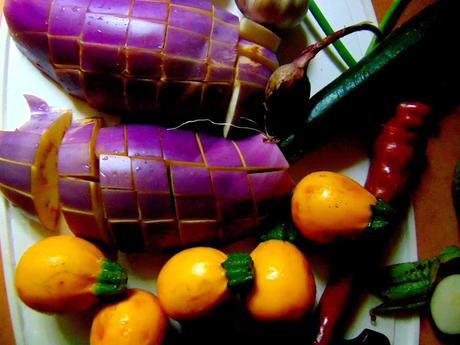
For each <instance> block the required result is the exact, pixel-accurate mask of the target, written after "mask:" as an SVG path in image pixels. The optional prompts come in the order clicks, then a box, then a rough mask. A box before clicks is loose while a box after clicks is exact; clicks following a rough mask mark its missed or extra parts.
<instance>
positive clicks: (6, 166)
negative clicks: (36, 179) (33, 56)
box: [0, 95, 62, 217]
mask: <svg viewBox="0 0 460 345" xmlns="http://www.w3.org/2000/svg"><path fill="white" fill-rule="evenodd" d="M25 97H26V100H27V103H28V106H29V109H30V115H31V117H30V120H29V121H28V122H26V123H25V124H24V125H22V126H21V127H19V128H18V129H17V130H15V131H0V191H1V192H2V193H3V194H4V195H5V196H6V197H7V198H8V199H9V200H10V201H11V202H12V203H13V204H15V205H21V207H22V208H23V209H24V211H26V212H27V213H29V214H30V215H32V216H35V217H38V214H37V209H36V207H35V204H34V200H33V199H34V197H33V195H32V185H31V181H32V179H31V177H32V174H33V172H32V170H33V169H37V166H36V152H37V149H38V145H39V142H40V139H41V137H42V134H43V133H44V132H45V131H46V130H47V129H48V127H49V126H50V125H51V123H52V122H54V121H55V120H56V118H58V117H59V116H60V115H61V113H62V109H59V108H52V107H49V106H48V105H47V104H46V103H45V102H43V101H42V100H41V99H39V98H37V97H34V96H30V95H27V96H25Z"/></svg>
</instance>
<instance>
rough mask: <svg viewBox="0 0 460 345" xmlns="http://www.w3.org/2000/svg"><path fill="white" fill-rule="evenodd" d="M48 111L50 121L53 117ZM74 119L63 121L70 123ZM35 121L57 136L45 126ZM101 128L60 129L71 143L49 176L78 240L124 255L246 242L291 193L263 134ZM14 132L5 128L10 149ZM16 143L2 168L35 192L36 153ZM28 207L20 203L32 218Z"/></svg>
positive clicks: (13, 185)
mask: <svg viewBox="0 0 460 345" xmlns="http://www.w3.org/2000/svg"><path fill="white" fill-rule="evenodd" d="M42 104H45V105H46V103H44V101H43V102H42ZM43 109H44V110H43V111H42V112H41V115H40V116H43V119H45V120H46V119H47V118H48V117H49V114H48V112H50V113H51V112H53V111H55V108H51V107H46V108H43ZM68 113H69V112H64V113H63V114H64V115H61V116H64V117H65V118H66V119H68V120H70V116H69V115H68ZM37 121H38V122H37V123H38V124H37V125H36V126H38V127H40V126H41V127H44V128H43V130H41V131H42V132H43V133H45V134H46V133H49V130H48V129H46V128H45V127H46V121H44V122H40V121H39V119H37ZM69 122H70V121H69ZM42 123H43V124H45V125H42ZM69 124H70V123H69ZM27 126H29V127H30V123H27V124H26V125H25V126H23V127H21V129H22V128H27ZM101 126H102V122H101V121H100V120H98V119H85V120H79V121H78V120H76V121H74V122H72V124H70V127H69V128H68V129H67V131H66V132H65V134H64V133H61V132H59V135H60V136H61V137H62V135H63V139H62V143H60V144H59V145H58V148H59V149H58V153H57V157H56V158H55V163H56V164H54V165H53V167H54V170H52V169H51V168H48V169H42V170H43V171H42V173H43V175H44V177H45V178H47V177H49V176H54V177H53V179H54V187H53V188H54V189H53V190H54V191H55V192H56V194H57V196H56V199H57V200H56V203H57V205H58V206H57V212H58V213H60V214H62V215H63V219H65V221H66V222H67V225H68V226H69V228H70V230H72V231H73V232H74V233H75V235H77V236H80V237H84V238H88V239H92V240H97V241H102V242H105V243H106V244H108V245H113V244H115V245H116V247H117V248H118V249H120V250H121V251H123V252H141V251H155V250H163V249H167V248H175V247H181V246H190V245H194V244H197V243H203V242H214V243H218V242H228V241H230V240H234V239H238V238H240V237H242V236H243V235H245V234H247V233H248V232H249V231H250V230H251V229H253V228H254V227H255V226H257V225H259V224H260V223H261V221H262V220H263V219H264V218H266V217H267V216H268V215H269V214H270V212H271V211H272V210H273V209H274V207H276V205H277V201H279V200H280V199H283V198H285V197H286V196H287V195H288V194H289V193H290V191H291V188H292V180H291V178H290V177H289V175H288V171H287V169H288V167H289V166H288V163H287V161H286V159H285V157H284V156H283V155H282V153H281V151H280V150H279V148H278V146H277V145H276V144H275V143H273V142H271V141H269V140H266V138H265V137H264V136H263V135H255V136H251V137H247V138H244V139H239V140H228V139H224V138H222V137H221V136H213V135H210V134H204V133H196V132H192V131H187V130H177V129H176V130H169V129H166V128H163V127H159V126H155V125H147V124H145V125H118V126H112V127H101ZM5 133H6V134H5ZM8 133H11V132H5V131H0V140H3V142H4V143H6V142H7V141H6V139H5V138H7V136H8V135H9V134H8ZM13 133H16V132H13ZM19 133H20V132H19ZM46 135H47V136H49V134H46ZM21 138H22V137H21ZM37 140H42V138H40V136H39V138H37ZM47 140H50V139H49V138H48V139H47ZM9 143H10V145H9V146H8V149H7V150H6V149H5V150H3V148H4V147H5V146H1V145H0V153H2V151H1V150H3V151H5V152H3V153H2V157H0V164H10V163H14V164H10V165H11V168H9V170H8V175H11V176H22V177H21V180H20V183H21V184H22V185H25V186H28V185H29V184H30V177H29V175H26V174H24V173H22V170H24V169H25V168H29V165H31V164H32V163H22V161H27V160H30V159H32V158H31V157H35V155H36V153H35V151H34V152H32V153H31V152H30V149H29V148H28V146H24V145H23V143H24V140H18V141H14V142H9ZM32 146H33V145H32ZM8 155H9V156H8ZM11 155H14V157H13V156H11ZM34 159H35V160H36V161H37V160H38V161H40V160H41V159H43V157H42V155H38V156H37V157H35V158H34ZM21 174H22V175H21ZM0 178H2V179H3V180H0V187H1V190H2V191H5V190H6V191H9V190H13V191H17V192H18V194H19V195H21V196H26V197H27V196H29V193H28V192H26V191H22V189H21V188H22V187H20V186H18V182H17V181H16V180H11V179H10V180H7V178H6V177H5V174H0ZM24 188H25V187H24ZM24 188H23V189H24ZM5 194H6V196H7V197H8V198H10V200H11V197H10V196H9V195H8V193H5ZM29 199H30V200H31V201H30V203H32V206H33V201H34V199H33V198H32V197H30V198H29ZM42 199H43V197H42ZM12 201H13V202H14V201H15V200H12ZM42 201H43V202H45V203H46V200H44V199H43V200H42ZM30 203H25V202H24V203H21V202H16V204H17V205H18V206H19V207H21V208H23V209H24V210H25V211H29V212H32V213H34V212H33V211H34V210H35V209H34V208H32V206H30V205H29V204H30ZM59 205H60V207H59ZM35 213H36V212H35Z"/></svg>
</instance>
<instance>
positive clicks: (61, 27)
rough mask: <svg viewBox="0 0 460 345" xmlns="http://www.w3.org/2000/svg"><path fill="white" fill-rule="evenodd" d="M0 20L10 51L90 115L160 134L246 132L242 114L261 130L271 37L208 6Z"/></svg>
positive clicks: (61, 10) (28, 2) (37, 3)
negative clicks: (211, 127) (150, 127)
mask: <svg viewBox="0 0 460 345" xmlns="http://www.w3.org/2000/svg"><path fill="white" fill-rule="evenodd" d="M4 12H5V16H6V20H7V23H8V26H9V28H10V31H11V34H12V36H13V38H14V39H15V40H16V42H17V44H18V47H19V49H20V50H21V51H22V52H23V53H24V54H25V55H26V56H27V57H28V58H29V59H30V60H31V61H32V62H33V63H34V64H35V65H36V66H37V67H38V68H39V69H40V70H41V71H43V72H44V73H45V74H47V75H48V76H49V77H50V78H51V79H53V80H55V81H56V82H57V83H58V84H60V85H61V86H62V87H63V88H64V89H65V90H66V91H67V92H69V93H70V94H72V95H74V96H76V97H78V98H82V99H84V100H86V101H87V102H88V103H89V104H90V105H91V106H93V107H94V108H96V109H98V110H103V111H108V112H113V113H116V114H120V115H126V116H127V119H128V120H129V121H130V122H133V121H139V120H142V121H143V122H146V121H147V122H154V123H161V124H166V125H168V126H177V125H180V124H183V123H184V122H186V121H190V120H194V119H209V120H212V121H214V122H218V123H222V122H224V121H225V122H227V123H228V124H232V125H246V126H247V125H248V122H246V121H245V120H243V119H242V118H241V114H244V117H247V118H249V119H252V120H254V121H256V122H259V125H260V127H261V128H263V123H260V121H261V119H262V115H263V113H264V107H263V97H264V88H265V85H266V83H267V81H268V77H269V75H270V74H271V72H272V71H273V70H274V69H276V67H278V60H277V58H276V55H275V54H274V53H273V51H274V50H275V49H276V48H277V44H278V43H279V39H278V38H277V36H276V35H274V34H273V33H271V32H269V31H268V30H267V29H262V28H261V27H259V26H257V24H254V25H248V22H249V21H248V20H246V21H245V22H242V23H245V25H243V26H241V30H240V22H239V19H238V18H237V17H236V16H234V15H233V14H231V13H229V12H226V11H225V10H223V9H220V8H218V7H215V6H214V5H212V4H211V2H210V1H204V0H203V1H179V0H158V1H147V0H77V1H75V0H54V1H53V0H7V1H6V2H5V11H4ZM246 38H247V39H246ZM241 57H246V61H245V65H246V66H247V65H249V64H250V63H253V64H255V65H257V68H251V71H250V72H251V73H246V72H247V71H245V68H243V67H242V65H241V63H240V61H241V60H240V59H241ZM240 85H241V88H242V89H244V90H243V91H241V90H240ZM246 94H250V95H246ZM231 102H232V104H231ZM252 126H254V124H252ZM232 128H234V127H233V126H227V127H226V129H225V134H226V135H228V134H229V132H230V130H231V129H232Z"/></svg>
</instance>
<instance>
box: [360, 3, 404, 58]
mask: <svg viewBox="0 0 460 345" xmlns="http://www.w3.org/2000/svg"><path fill="white" fill-rule="evenodd" d="M410 1H411V0H393V2H392V3H391V5H390V7H389V8H388V10H387V11H386V12H385V14H384V15H383V18H382V20H381V21H380V24H379V29H380V31H381V32H382V33H383V34H384V35H387V34H388V32H389V31H390V30H391V29H392V28H393V26H394V25H395V23H396V21H397V20H398V18H399V16H400V15H401V12H402V11H403V10H404V8H405V7H406V6H407V4H408V3H409V2H410ZM376 45H377V38H376V37H373V38H372V40H371V43H370V44H369V47H368V48H367V51H366V55H367V54H369V53H370V52H371V51H372V50H374V48H375V46H376Z"/></svg>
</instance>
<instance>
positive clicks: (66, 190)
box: [57, 119, 113, 244]
mask: <svg viewBox="0 0 460 345" xmlns="http://www.w3.org/2000/svg"><path fill="white" fill-rule="evenodd" d="M101 126H102V121H101V119H88V120H83V121H80V122H74V123H72V125H71V126H70V128H69V129H68V130H67V132H66V133H65V135H64V138H63V140H62V144H61V146H60V148H59V153H58V161H57V171H58V174H59V199H60V203H61V212H62V215H63V216H64V219H65V221H66V223H67V225H68V226H69V228H70V229H71V230H72V232H73V233H74V234H75V235H77V236H79V237H83V238H89V239H93V240H98V241H102V242H105V243H107V244H113V239H112V238H111V235H110V233H109V231H108V228H107V222H106V220H105V218H104V212H103V210H102V208H101V191H100V187H99V183H98V182H97V181H98V179H99V164H98V161H97V158H96V155H95V153H94V149H95V142H96V135H97V133H98V131H99V129H100V128H101Z"/></svg>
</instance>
